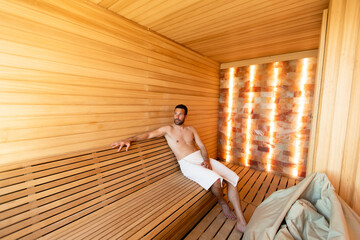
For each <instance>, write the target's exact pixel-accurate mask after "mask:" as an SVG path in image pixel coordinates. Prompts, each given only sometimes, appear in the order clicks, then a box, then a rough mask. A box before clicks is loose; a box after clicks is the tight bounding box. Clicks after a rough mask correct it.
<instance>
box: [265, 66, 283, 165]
mask: <svg viewBox="0 0 360 240" xmlns="http://www.w3.org/2000/svg"><path fill="white" fill-rule="evenodd" d="M278 64H279V63H278V62H276V63H275V64H274V82H273V86H274V90H273V93H272V97H271V101H270V103H271V113H270V129H269V144H268V146H269V154H268V155H267V161H266V169H267V170H268V171H271V161H272V159H273V157H274V149H275V141H274V140H275V137H274V133H275V128H276V126H275V116H276V105H277V104H276V97H277V86H278V85H279V72H280V69H279V68H278Z"/></svg>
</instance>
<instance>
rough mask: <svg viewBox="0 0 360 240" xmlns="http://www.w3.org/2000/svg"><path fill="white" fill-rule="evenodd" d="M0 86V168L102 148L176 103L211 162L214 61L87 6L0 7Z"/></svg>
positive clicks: (167, 114)
mask: <svg viewBox="0 0 360 240" xmlns="http://www.w3.org/2000/svg"><path fill="white" fill-rule="evenodd" d="M0 85H1V88H0V118H1V121H0V159H1V163H14V164H15V163H21V162H24V161H26V162H28V161H31V160H34V159H37V158H43V157H49V156H56V155H60V154H64V153H71V152H75V151H79V150H85V149H90V148H94V147H101V146H105V145H109V144H110V143H111V142H113V141H115V140H119V139H121V138H125V137H128V136H131V135H134V134H137V133H141V132H143V131H149V130H152V129H154V128H157V127H160V126H162V125H165V124H171V123H172V112H173V109H174V106H175V105H176V104H179V103H183V104H186V105H188V107H189V117H188V122H187V123H189V124H191V125H194V126H195V127H196V128H197V130H198V132H199V134H200V136H201V137H203V140H204V142H205V144H206V146H207V147H208V151H209V153H210V155H211V156H213V157H215V155H216V147H217V146H216V142H217V140H216V139H217V134H216V131H214V129H216V126H217V114H218V96H219V63H218V62H216V61H213V60H210V59H209V58H206V57H204V56H202V55H200V54H198V53H196V52H194V51H191V50H190V49H188V48H186V47H183V46H181V45H179V44H177V43H175V42H173V41H171V40H169V39H166V38H164V37H162V36H160V35H158V34H155V33H153V32H151V31H149V30H147V29H145V28H143V27H141V26H139V25H137V24H134V23H132V22H130V21H128V20H126V19H124V18H122V17H120V16H118V15H117V14H114V13H112V12H111V11H109V10H106V9H104V8H102V7H100V6H96V5H94V4H92V3H88V2H86V1H68V0H56V1H45V0H36V1H16V0H10V1H2V2H0ZM204 116H205V117H204Z"/></svg>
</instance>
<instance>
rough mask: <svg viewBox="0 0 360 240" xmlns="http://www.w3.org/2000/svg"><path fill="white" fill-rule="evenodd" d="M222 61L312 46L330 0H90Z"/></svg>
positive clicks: (263, 55)
mask: <svg viewBox="0 0 360 240" xmlns="http://www.w3.org/2000/svg"><path fill="white" fill-rule="evenodd" d="M90 1H91V2H93V3H94V4H97V5H99V6H101V7H103V8H106V9H109V10H110V11H112V12H114V13H116V14H119V15H120V16H123V17H125V18H127V19H130V20H132V21H134V22H136V23H138V24H140V25H142V26H144V27H146V28H148V29H150V30H152V31H155V32H157V33H160V34H162V35H164V36H166V37H168V38H170V39H173V40H175V41H176V42H179V43H180V44H182V45H184V46H187V47H189V48H191V49H194V50H195V51H197V52H199V53H201V54H203V55H205V56H209V57H210V58H212V59H215V60H217V61H219V62H221V63H226V62H232V61H238V60H244V59H252V58H260V57H266V56H272V55H278V54H284V53H292V52H299V51H306V50H312V49H317V48H318V45H319V37H320V29H321V21H322V11H323V10H324V9H326V8H327V7H328V3H329V0H321V1H313V0H306V1H297V0H288V1H281V0H275V1H266V0H254V1H247V0H221V1H213V0H202V1H199V0H184V1H164V0H156V1H145V0H134V1H127V0H90Z"/></svg>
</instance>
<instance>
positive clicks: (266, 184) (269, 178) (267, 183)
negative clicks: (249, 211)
mask: <svg viewBox="0 0 360 240" xmlns="http://www.w3.org/2000/svg"><path fill="white" fill-rule="evenodd" d="M273 176H274V175H273V174H272V173H267V174H266V179H265V181H264V182H263V183H262V185H261V188H260V190H259V191H258V192H257V193H256V197H255V199H254V200H253V201H252V204H253V205H255V206H259V205H260V203H261V202H262V201H263V200H264V198H265V195H266V193H267V191H268V188H269V186H270V183H271V181H272V180H273Z"/></svg>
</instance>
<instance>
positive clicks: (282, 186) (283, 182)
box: [277, 176, 289, 190]
mask: <svg viewBox="0 0 360 240" xmlns="http://www.w3.org/2000/svg"><path fill="white" fill-rule="evenodd" d="M288 179H289V178H287V177H284V176H282V177H281V179H280V183H279V185H278V187H277V190H281V189H285V188H286V184H287V181H288Z"/></svg>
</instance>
